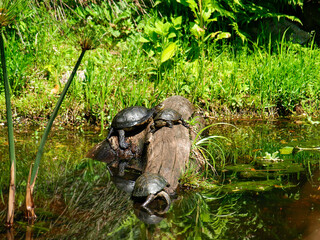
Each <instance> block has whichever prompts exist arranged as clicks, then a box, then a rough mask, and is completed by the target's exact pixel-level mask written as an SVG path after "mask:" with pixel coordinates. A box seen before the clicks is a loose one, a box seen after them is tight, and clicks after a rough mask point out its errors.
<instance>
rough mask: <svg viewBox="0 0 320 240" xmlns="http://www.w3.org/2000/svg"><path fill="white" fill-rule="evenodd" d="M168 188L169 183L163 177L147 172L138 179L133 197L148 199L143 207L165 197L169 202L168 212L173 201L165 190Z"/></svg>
mask: <svg viewBox="0 0 320 240" xmlns="http://www.w3.org/2000/svg"><path fill="white" fill-rule="evenodd" d="M168 186H169V184H168V182H167V181H166V180H165V178H164V177H162V176H161V175H159V174H155V173H148V172H145V173H143V174H142V175H140V176H139V177H138V178H137V180H136V183H135V185H134V189H133V192H132V196H133V197H139V198H141V197H146V198H147V199H146V201H145V202H144V203H143V204H142V205H141V206H142V207H146V206H147V205H148V204H149V203H150V202H151V201H153V200H154V199H155V198H157V197H163V198H164V199H165V200H166V201H167V207H166V209H165V211H167V210H168V209H169V207H170V204H171V199H170V196H169V195H168V193H166V192H165V191H164V190H163V189H164V188H165V187H168Z"/></svg>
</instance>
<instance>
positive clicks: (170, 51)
mask: <svg viewBox="0 0 320 240" xmlns="http://www.w3.org/2000/svg"><path fill="white" fill-rule="evenodd" d="M176 49H177V45H176V43H171V44H170V45H169V46H168V47H167V48H166V49H164V50H163V51H162V54H161V63H163V62H165V61H167V60H169V59H170V58H172V57H173V55H174V54H175V52H176Z"/></svg>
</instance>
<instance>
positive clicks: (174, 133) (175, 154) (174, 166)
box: [144, 96, 195, 194]
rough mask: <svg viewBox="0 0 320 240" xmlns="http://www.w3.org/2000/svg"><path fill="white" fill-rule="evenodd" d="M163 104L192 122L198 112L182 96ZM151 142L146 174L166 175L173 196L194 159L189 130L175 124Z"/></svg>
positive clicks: (162, 130)
mask: <svg viewBox="0 0 320 240" xmlns="http://www.w3.org/2000/svg"><path fill="white" fill-rule="evenodd" d="M163 104H164V108H171V109H174V110H176V111H177V112H179V113H180V114H181V115H182V117H183V119H185V120H188V119H190V118H191V116H192V114H193V113H194V111H195V108H194V106H193V105H192V104H191V103H190V102H189V101H188V100H187V99H186V98H183V97H181V96H173V97H170V98H167V99H166V100H165V101H164V102H163ZM149 141H150V143H149V145H148V149H147V157H146V158H147V163H146V168H145V170H144V171H145V172H151V173H158V174H160V175H162V176H163V177H164V178H165V179H166V180H167V181H168V183H169V184H170V187H169V188H168V189H166V190H167V192H168V193H169V194H173V193H174V192H175V190H176V188H177V187H178V185H179V178H180V176H181V174H183V173H184V171H185V169H186V166H187V163H188V161H189V158H190V152H191V140H190V134H189V129H188V128H186V127H184V126H183V125H182V124H178V125H174V126H173V127H172V128H168V127H162V128H160V129H159V130H157V131H156V132H155V133H154V134H153V135H152V137H150V140H149Z"/></svg>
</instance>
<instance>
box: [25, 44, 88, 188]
mask: <svg viewBox="0 0 320 240" xmlns="http://www.w3.org/2000/svg"><path fill="white" fill-rule="evenodd" d="M85 52H86V49H83V50H82V52H81V54H80V57H79V59H78V61H77V63H76V65H75V66H74V69H73V71H72V73H71V75H70V77H69V79H68V82H67V83H66V85H65V87H64V89H63V91H62V93H61V95H60V98H59V100H58V102H57V104H56V106H55V108H54V110H53V113H52V115H51V117H50V119H49V121H48V124H47V127H46V129H45V130H44V133H43V136H42V139H41V142H40V146H39V149H38V153H37V156H36V159H35V163H34V166H33V169H32V174H31V183H30V185H34V182H35V180H36V175H37V173H38V168H39V164H40V160H41V157H42V155H43V150H44V145H45V143H46V141H47V138H48V135H49V133H50V130H51V127H52V124H53V121H54V119H55V118H56V116H57V114H58V111H59V108H60V106H61V104H62V101H63V99H64V97H65V95H66V93H67V91H68V88H69V86H70V84H71V82H72V80H73V78H74V76H75V74H76V72H77V70H78V68H79V66H80V63H81V60H82V58H83V56H84V54H85Z"/></svg>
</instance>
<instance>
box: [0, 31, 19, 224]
mask: <svg viewBox="0 0 320 240" xmlns="http://www.w3.org/2000/svg"><path fill="white" fill-rule="evenodd" d="M0 35H1V36H0V52H1V66H2V74H3V81H4V89H5V98H6V109H7V124H8V141H9V158H10V163H11V164H10V166H11V167H10V188H9V200H8V215H7V225H8V226H9V227H11V226H12V224H13V218H14V202H15V185H16V156H15V150H14V136H13V122H12V113H11V102H10V86H9V81H8V74H7V65H6V56H5V52H4V43H3V36H2V30H1V32H0Z"/></svg>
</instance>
